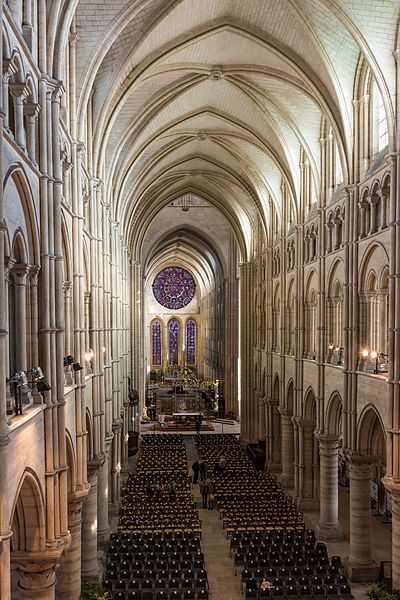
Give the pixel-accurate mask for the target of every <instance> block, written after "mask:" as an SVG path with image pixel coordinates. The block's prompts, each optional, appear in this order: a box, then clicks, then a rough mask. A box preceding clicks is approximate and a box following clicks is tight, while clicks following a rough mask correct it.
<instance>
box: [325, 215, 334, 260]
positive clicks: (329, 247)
mask: <svg viewBox="0 0 400 600" xmlns="http://www.w3.org/2000/svg"><path fill="white" fill-rule="evenodd" d="M326 229H327V231H328V235H327V242H328V243H327V248H326V251H327V252H328V253H329V252H332V238H333V223H332V222H328V223H327V224H326Z"/></svg>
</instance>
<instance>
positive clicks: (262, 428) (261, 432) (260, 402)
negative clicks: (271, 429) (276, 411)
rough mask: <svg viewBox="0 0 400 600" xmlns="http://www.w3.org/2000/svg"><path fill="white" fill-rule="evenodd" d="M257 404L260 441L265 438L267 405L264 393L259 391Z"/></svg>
mask: <svg viewBox="0 0 400 600" xmlns="http://www.w3.org/2000/svg"><path fill="white" fill-rule="evenodd" d="M256 399H257V406H258V439H259V440H260V441H262V440H265V408H266V407H265V406H264V397H263V395H262V394H260V393H259V392H257V394H256Z"/></svg>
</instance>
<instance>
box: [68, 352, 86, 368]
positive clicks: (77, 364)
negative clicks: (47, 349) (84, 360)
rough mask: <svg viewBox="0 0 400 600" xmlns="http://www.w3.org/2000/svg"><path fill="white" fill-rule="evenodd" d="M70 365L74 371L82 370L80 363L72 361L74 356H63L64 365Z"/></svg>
mask: <svg viewBox="0 0 400 600" xmlns="http://www.w3.org/2000/svg"><path fill="white" fill-rule="evenodd" d="M70 365H72V368H73V370H74V371H82V369H83V367H82V365H81V364H80V363H78V362H76V363H74V357H73V356H72V355H71V354H68V356H64V367H69V366H70Z"/></svg>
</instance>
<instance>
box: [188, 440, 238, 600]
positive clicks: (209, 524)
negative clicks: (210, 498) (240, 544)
mask: <svg viewBox="0 0 400 600" xmlns="http://www.w3.org/2000/svg"><path fill="white" fill-rule="evenodd" d="M185 445H186V453H187V458H188V470H189V473H190V474H191V475H193V472H192V464H193V462H194V461H195V460H196V458H198V453H197V448H196V446H195V444H194V441H193V437H192V436H185ZM193 493H194V499H195V501H196V502H197V508H198V511H199V515H200V519H201V523H202V526H201V533H202V542H201V546H202V551H203V553H204V560H205V568H206V571H207V576H208V584H209V586H210V595H211V597H212V598H214V600H243V596H242V594H241V593H240V577H239V576H236V577H235V575H234V574H233V559H232V558H231V557H230V556H229V540H227V539H226V536H225V532H224V530H223V529H222V524H221V521H220V519H219V512H218V511H217V510H216V509H215V508H214V510H207V509H203V508H201V507H202V502H201V495H200V490H199V486H198V485H197V484H196V485H195V486H194V489H193Z"/></svg>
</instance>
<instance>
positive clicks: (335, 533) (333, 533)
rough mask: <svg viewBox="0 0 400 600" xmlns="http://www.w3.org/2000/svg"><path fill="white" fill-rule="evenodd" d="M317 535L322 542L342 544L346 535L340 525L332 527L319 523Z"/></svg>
mask: <svg viewBox="0 0 400 600" xmlns="http://www.w3.org/2000/svg"><path fill="white" fill-rule="evenodd" d="M315 535H316V536H317V538H318V540H319V541H321V542H341V541H342V540H343V539H344V533H343V530H342V528H341V526H340V525H339V523H337V524H336V525H331V526H329V525H320V524H319V523H318V525H317V526H316V528H315Z"/></svg>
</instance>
